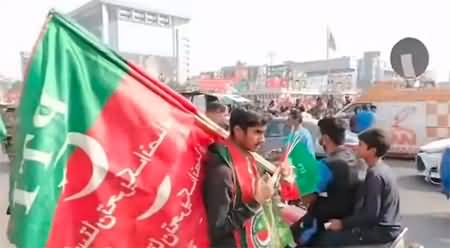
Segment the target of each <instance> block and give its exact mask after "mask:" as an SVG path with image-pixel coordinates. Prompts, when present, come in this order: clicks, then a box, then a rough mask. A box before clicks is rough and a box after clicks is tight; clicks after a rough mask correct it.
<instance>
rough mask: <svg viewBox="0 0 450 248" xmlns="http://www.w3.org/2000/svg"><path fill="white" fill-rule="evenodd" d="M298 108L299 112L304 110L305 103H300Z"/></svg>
mask: <svg viewBox="0 0 450 248" xmlns="http://www.w3.org/2000/svg"><path fill="white" fill-rule="evenodd" d="M298 110H300V112H306V108H305V105H303V104H301V105H300V107H299V108H298Z"/></svg>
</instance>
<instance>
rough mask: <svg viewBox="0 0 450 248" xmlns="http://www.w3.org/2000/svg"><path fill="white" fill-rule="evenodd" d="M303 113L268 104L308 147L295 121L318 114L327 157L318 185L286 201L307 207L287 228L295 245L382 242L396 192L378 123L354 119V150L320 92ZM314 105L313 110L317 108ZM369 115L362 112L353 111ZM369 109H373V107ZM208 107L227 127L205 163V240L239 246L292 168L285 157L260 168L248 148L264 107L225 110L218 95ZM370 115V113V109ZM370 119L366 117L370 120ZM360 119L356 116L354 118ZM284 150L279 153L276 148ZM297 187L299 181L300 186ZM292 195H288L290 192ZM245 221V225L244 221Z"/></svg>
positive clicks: (258, 141) (258, 136)
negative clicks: (270, 171) (271, 172)
mask: <svg viewBox="0 0 450 248" xmlns="http://www.w3.org/2000/svg"><path fill="white" fill-rule="evenodd" d="M317 103H318V104H317V105H316V106H317V108H316V110H314V108H313V109H311V110H310V111H309V113H307V111H305V109H304V108H302V106H301V105H300V104H297V103H296V104H295V106H293V107H291V108H288V109H279V113H274V104H269V105H268V106H267V109H266V110H267V112H269V113H271V114H283V113H285V114H286V115H287V116H288V122H289V125H290V126H292V127H293V129H292V130H293V132H292V133H291V136H290V137H288V139H297V138H298V137H301V140H300V143H304V144H305V145H306V147H309V149H308V151H309V152H310V153H312V154H313V153H314V146H313V144H312V143H311V142H312V138H311V137H310V134H308V132H307V130H306V129H305V128H302V127H301V123H302V118H303V115H305V114H311V115H313V116H315V117H320V120H319V122H318V126H319V129H320V144H321V145H322V147H323V148H324V150H325V152H326V154H327V157H326V158H325V159H323V160H320V161H317V167H318V172H319V179H320V180H319V183H318V186H317V189H316V190H315V191H314V192H312V193H310V194H308V195H304V194H300V195H299V198H298V199H296V200H295V201H289V203H290V204H296V205H299V206H306V209H307V211H306V214H305V215H304V216H302V217H301V218H300V219H298V220H297V221H296V222H295V223H293V224H292V225H291V226H290V228H291V233H292V236H293V237H294V239H295V241H296V243H297V245H298V247H336V246H339V247H340V246H348V245H365V244H384V243H388V242H391V241H393V240H394V239H395V238H396V237H397V235H399V233H400V232H401V229H402V227H401V223H400V213H399V211H400V208H399V206H400V197H399V191H398V187H397V185H396V180H395V177H394V174H393V172H392V170H391V169H390V167H389V166H388V165H386V164H385V163H384V162H383V160H382V158H383V156H384V155H385V154H386V152H387V151H388V150H389V147H390V143H389V139H388V136H387V135H386V133H385V132H384V131H383V130H381V129H373V128H369V127H370V125H368V126H367V125H366V126H358V128H360V129H361V130H363V131H360V132H358V133H359V140H360V142H359V146H357V148H356V149H355V150H352V149H350V148H348V147H346V146H344V141H345V132H346V128H347V123H345V122H344V121H343V120H341V119H339V118H335V117H331V116H327V115H326V114H323V116H322V114H318V112H320V111H322V110H321V109H322V108H323V107H322V106H323V105H321V103H320V100H319V99H318V101H317ZM316 111H317V112H316ZM363 111H364V112H367V111H370V109H369V110H365V109H364V110H362V111H358V112H357V113H356V114H355V119H358V118H362V119H364V120H365V121H366V122H367V119H370V118H368V117H367V114H364V115H362V116H363V117H364V118H363V117H361V115H360V117H357V116H358V114H360V113H362V112H363ZM372 111H374V109H372ZM207 115H208V117H209V118H211V119H212V120H213V121H215V122H216V123H217V124H219V125H221V126H223V127H227V128H228V129H229V131H230V136H229V138H228V139H227V140H225V141H223V142H220V143H215V144H213V145H211V146H210V149H209V152H208V155H207V159H206V161H205V163H206V179H205V180H206V181H205V184H204V202H205V206H206V210H207V218H208V225H209V233H208V234H209V238H210V241H211V247H227V248H229V247H243V246H242V244H243V243H244V242H247V241H248V240H252V237H251V236H252V235H256V234H254V233H252V232H250V231H251V230H250V231H249V228H248V227H247V226H246V223H247V221H248V220H249V219H251V218H252V217H254V216H255V214H256V213H257V211H258V209H259V208H260V207H261V206H262V205H263V204H264V203H266V202H267V201H269V200H270V199H272V197H273V196H274V195H275V194H277V192H278V193H280V195H283V194H282V192H279V191H280V190H283V189H282V188H280V187H279V182H278V181H286V182H292V177H293V176H295V175H293V173H294V170H293V168H292V165H290V164H287V163H286V162H285V160H280V161H279V163H276V164H277V166H278V167H277V170H276V172H275V174H277V175H279V177H275V176H268V175H267V174H261V171H260V170H259V169H258V168H257V165H256V162H255V159H254V158H253V156H252V155H251V154H252V153H251V152H256V151H257V150H258V148H259V147H260V146H261V145H262V144H263V143H264V141H265V137H264V134H265V126H266V124H267V118H266V116H265V115H264V113H261V112H257V111H254V110H249V109H242V108H236V109H233V110H232V111H231V114H230V117H229V119H228V117H227V116H228V109H227V107H226V106H224V105H222V104H220V103H212V104H210V105H209V107H208V108H207ZM372 117H373V116H372ZM369 122H370V121H369ZM358 123H359V122H358ZM281 157H282V156H281ZM300 192H302V189H300ZM290 200H292V199H290ZM250 229H251V228H250Z"/></svg>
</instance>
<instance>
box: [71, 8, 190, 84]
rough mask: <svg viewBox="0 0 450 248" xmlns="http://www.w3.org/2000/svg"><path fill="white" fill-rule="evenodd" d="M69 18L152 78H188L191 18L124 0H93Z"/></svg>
mask: <svg viewBox="0 0 450 248" xmlns="http://www.w3.org/2000/svg"><path fill="white" fill-rule="evenodd" d="M69 16H71V17H72V18H73V19H74V20H76V21H77V22H78V23H79V24H81V25H82V26H83V27H85V28H86V29H87V30H89V31H90V32H91V33H92V34H94V35H95V36H96V37H98V38H99V39H101V40H102V41H103V42H104V43H105V44H107V45H109V46H110V47H111V48H113V49H115V50H116V51H118V52H120V53H121V54H123V55H124V56H125V57H126V58H127V59H130V60H132V61H133V62H135V63H137V64H139V65H140V66H142V67H143V68H144V69H145V70H148V71H149V73H150V74H151V75H152V76H154V77H159V76H160V75H161V76H162V77H163V78H166V79H167V80H168V81H177V82H180V83H184V82H185V81H186V79H187V78H188V77H189V73H190V70H189V66H190V61H189V57H190V54H189V52H190V44H189V38H188V33H187V28H186V24H188V23H189V21H190V17H189V16H186V15H183V14H180V13H173V12H170V11H163V10H157V9H154V8H152V7H151V4H150V3H148V4H131V3H129V2H128V1H121V0H92V1H90V2H88V3H86V4H85V5H83V6H81V7H79V8H78V9H76V10H74V11H72V12H71V13H69ZM167 67H170V68H167Z"/></svg>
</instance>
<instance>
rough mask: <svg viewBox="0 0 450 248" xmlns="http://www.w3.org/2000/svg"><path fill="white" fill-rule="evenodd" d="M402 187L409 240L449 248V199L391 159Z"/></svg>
mask: <svg viewBox="0 0 450 248" xmlns="http://www.w3.org/2000/svg"><path fill="white" fill-rule="evenodd" d="M388 163H389V164H390V165H392V167H393V168H394V170H395V172H396V174H397V177H398V183H399V186H400V188H401V192H400V193H401V212H402V215H403V224H404V225H405V226H407V227H408V228H409V232H408V234H407V239H408V241H409V242H418V243H420V244H423V245H424V246H425V247H427V248H428V247H429V248H449V247H450V200H446V199H445V197H444V195H443V194H441V193H439V187H436V186H432V185H428V184H427V183H425V181H424V180H423V178H421V177H420V176H417V175H416V172H415V169H414V164H413V162H412V161H399V160H389V161H388ZM0 183H1V185H0V186H1V192H0V194H1V195H2V197H1V198H0V247H1V248H9V247H11V246H9V245H8V242H7V239H6V235H5V232H6V230H5V229H6V223H7V216H6V215H5V214H3V213H5V212H6V207H7V198H8V163H7V160H6V157H5V155H4V154H1V153H0Z"/></svg>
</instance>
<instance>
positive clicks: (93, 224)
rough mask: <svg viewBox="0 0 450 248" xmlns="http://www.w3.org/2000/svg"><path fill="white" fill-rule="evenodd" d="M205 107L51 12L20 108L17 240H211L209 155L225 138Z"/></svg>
mask: <svg viewBox="0 0 450 248" xmlns="http://www.w3.org/2000/svg"><path fill="white" fill-rule="evenodd" d="M149 45H151V44H149ZM195 111H196V109H195V107H193V105H191V104H190V103H188V102H187V101H186V100H184V99H183V98H182V97H181V96H179V95H177V94H176V93H174V92H173V91H171V90H169V89H168V88H167V87H166V86H165V85H163V84H161V83H159V82H157V81H156V80H154V79H152V78H150V77H148V76H146V75H145V74H144V73H142V72H141V71H139V69H137V68H136V67H135V66H133V65H131V64H129V63H127V62H126V61H125V60H123V59H122V58H121V57H120V56H119V55H118V54H116V53H115V52H113V51H112V50H111V49H108V48H106V47H105V46H103V45H101V44H100V43H99V42H98V41H97V39H96V38H95V37H93V36H91V35H90V34H88V33H87V32H86V31H84V30H83V29H82V28H80V27H79V26H77V25H75V24H74V23H72V22H71V21H69V20H67V19H66V18H65V17H63V16H62V15H60V14H58V13H55V12H51V13H50V14H49V17H48V20H47V22H46V24H45V27H44V28H43V30H42V32H41V35H40V38H39V40H38V42H37V43H36V44H35V47H34V52H33V55H32V58H31V61H30V64H29V66H28V74H27V79H26V81H25V85H24V89H23V94H22V97H21V103H20V107H19V110H18V119H19V127H18V137H17V143H18V144H17V148H18V150H17V158H16V161H15V164H14V166H13V168H12V171H11V178H10V179H11V180H10V184H11V185H10V186H11V190H10V206H11V219H10V221H11V225H12V227H13V228H12V231H11V233H10V236H9V238H10V239H11V240H12V241H13V243H15V244H16V245H17V247H20V248H42V247H49V248H52V247H58V248H60V247H67V248H68V247H70V248H86V247H100V248H104V247H137V248H138V247H148V248H150V247H208V235H206V233H207V220H206V215H205V211H204V206H203V200H202V192H201V191H202V190H201V187H202V178H203V173H204V171H203V167H202V166H201V160H202V157H203V155H204V154H205V152H206V148H207V146H208V145H209V144H210V143H211V142H213V141H214V140H215V139H216V138H217V136H216V134H215V133H213V132H210V131H208V130H209V129H207V128H205V127H204V125H203V124H202V123H201V122H199V121H198V118H197V116H196V115H195V114H194V113H195Z"/></svg>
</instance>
